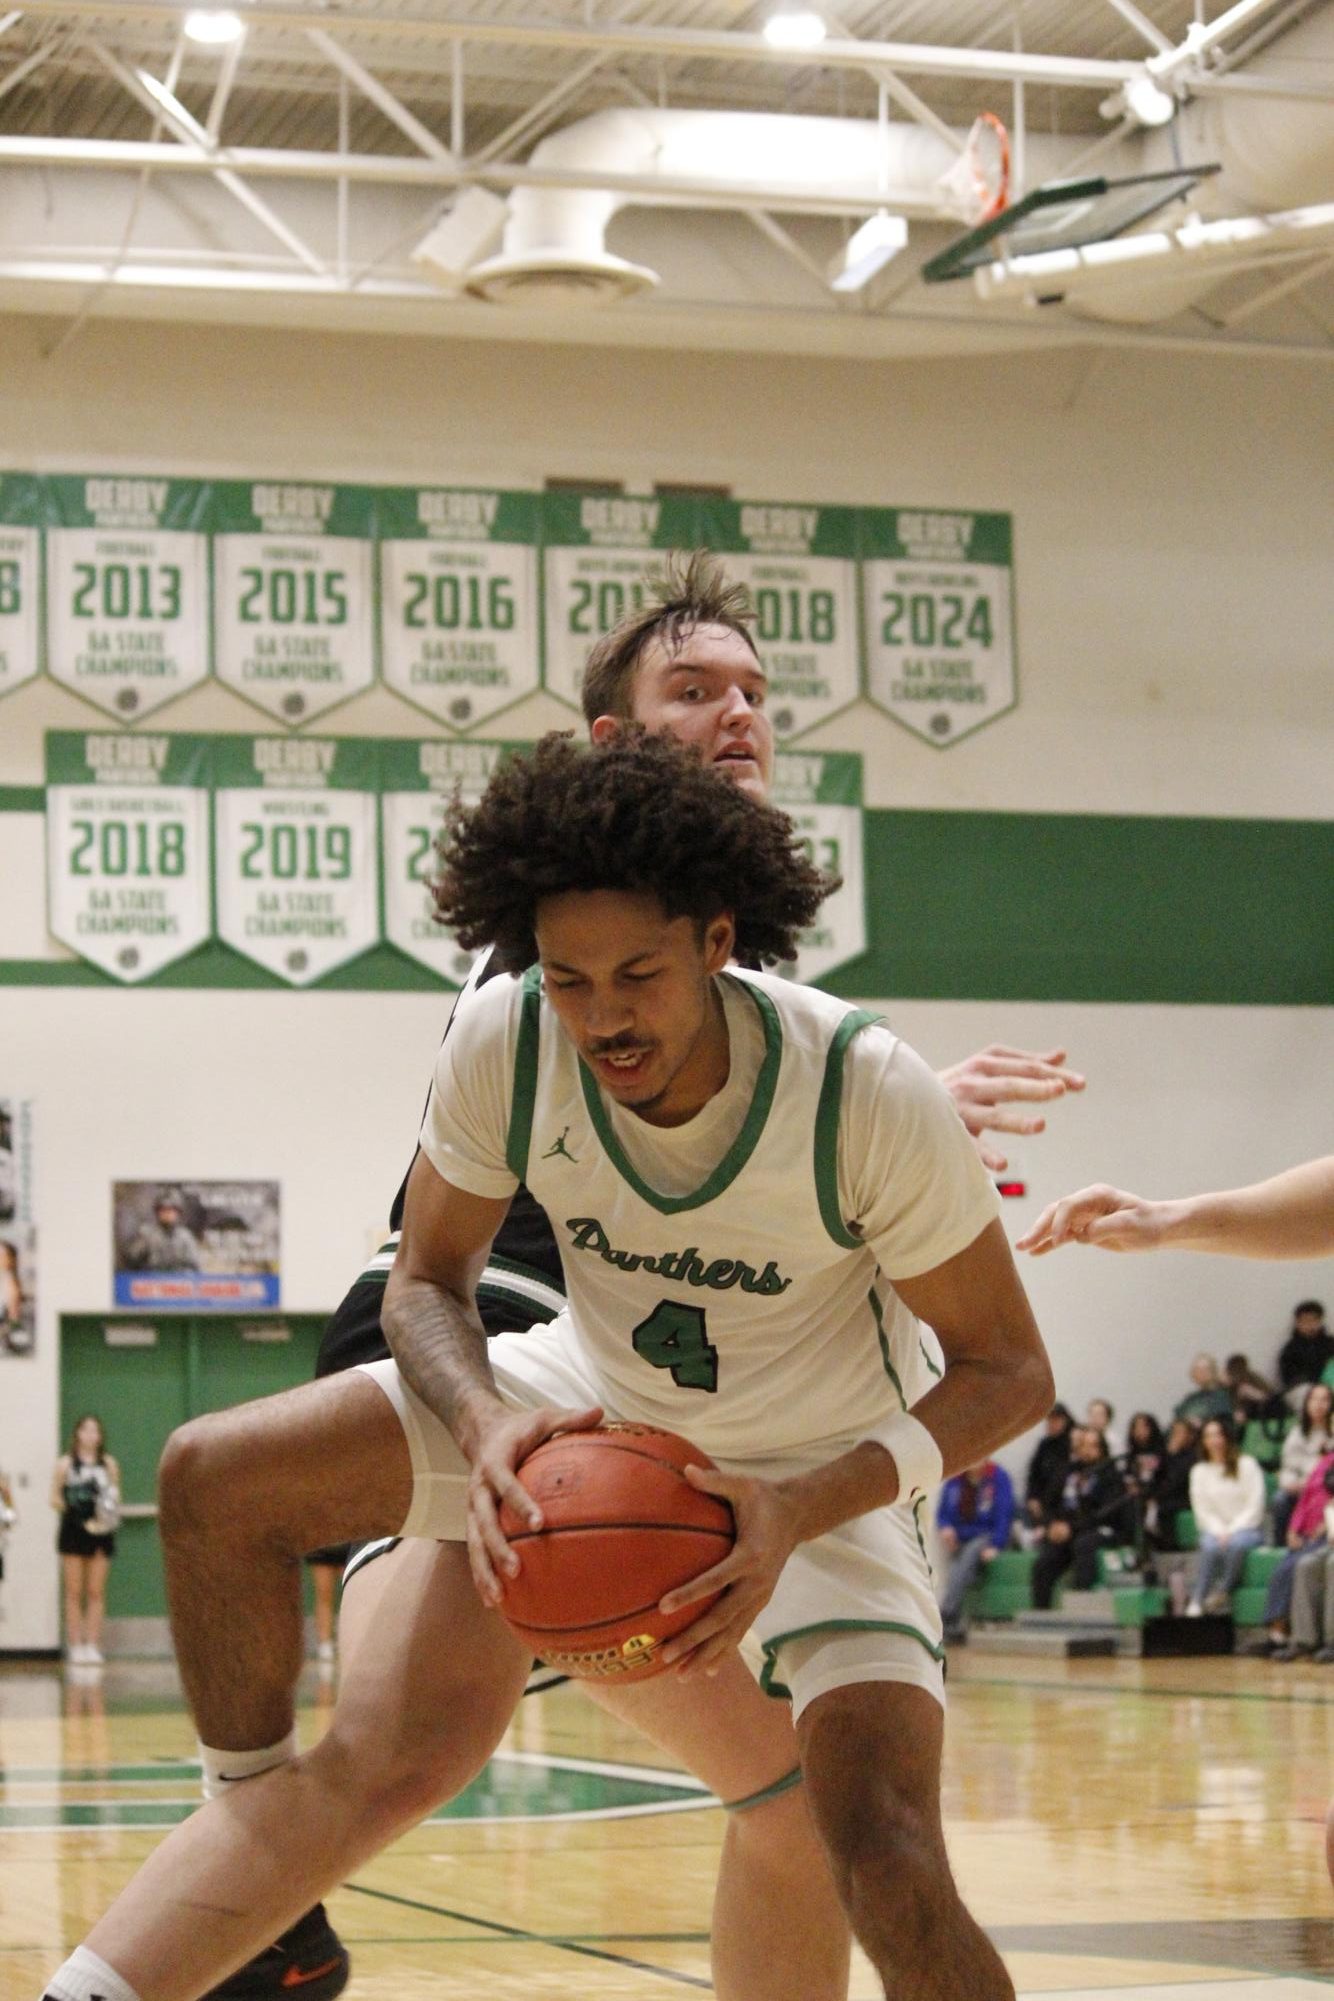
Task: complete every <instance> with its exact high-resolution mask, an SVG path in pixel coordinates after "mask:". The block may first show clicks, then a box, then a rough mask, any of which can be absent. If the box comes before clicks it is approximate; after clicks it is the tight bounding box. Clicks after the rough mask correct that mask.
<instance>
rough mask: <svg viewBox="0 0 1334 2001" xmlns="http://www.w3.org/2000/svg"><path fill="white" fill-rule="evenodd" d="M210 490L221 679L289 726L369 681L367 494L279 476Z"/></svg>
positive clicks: (342, 699)
mask: <svg viewBox="0 0 1334 2001" xmlns="http://www.w3.org/2000/svg"><path fill="white" fill-rule="evenodd" d="M213 495H214V531H215V532H214V537H213V630H214V645H215V649H216V656H217V675H218V679H219V680H220V681H223V682H225V683H226V685H227V686H228V687H229V688H234V689H235V690H236V692H237V694H238V695H244V697H245V699H246V700H247V701H248V702H253V703H254V704H255V705H256V707H257V708H261V709H264V710H265V711H266V712H267V713H268V714H269V715H271V716H273V717H274V718H275V719H276V720H277V721H278V722H281V723H287V724H289V725H290V726H291V727H293V728H295V727H296V726H297V725H298V724H301V723H305V722H309V721H311V720H312V718H313V717H315V716H322V715H324V714H326V713H327V711H328V710H330V709H332V708H336V707H337V705H338V704H339V703H340V702H345V701H347V700H348V698H349V696H352V695H359V694H360V693H361V692H362V690H363V689H364V688H369V687H370V685H371V682H372V681H373V680H374V678H375V636H374V615H373V595H372V592H373V586H372V581H371V579H372V570H373V564H372V551H373V546H374V545H373V543H372V541H371V535H372V530H373V527H374V519H373V516H374V502H373V496H372V495H371V494H370V493H369V492H368V491H367V490H366V489H364V488H362V487H344V486H316V485H299V484H296V483H294V482H292V481H279V480H253V481H251V480H245V481H243V480H231V481H227V482H225V483H223V484H220V485H218V486H215V487H214V488H213Z"/></svg>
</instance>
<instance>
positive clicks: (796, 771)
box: [772, 750, 866, 980]
mask: <svg viewBox="0 0 1334 2001" xmlns="http://www.w3.org/2000/svg"><path fill="white" fill-rule="evenodd" d="M772 797H773V803H774V805H775V806H781V807H782V809H783V811H784V812H785V813H789V814H791V816H792V818H793V820H794V821H795V822H796V824H797V829H798V831H799V832H800V834H801V837H802V840H803V842H804V844H805V846H806V849H807V851H808V853H809V854H810V857H811V860H812V861H813V862H814V863H815V865H816V867H817V868H822V869H824V870H826V871H827V873H828V874H830V875H838V876H841V877H842V878H843V883H842V887H841V888H840V889H836V890H835V891H834V893H833V895H832V896H829V897H826V899H825V901H824V903H823V904H822V905H821V907H820V914H819V916H818V917H817V918H816V920H815V923H814V924H813V925H812V926H811V928H810V930H809V931H805V932H803V933H802V939H801V951H800V953H799V954H798V957H797V977H798V978H799V979H802V980H821V979H823V978H824V976H825V974H826V973H832V972H833V970H834V968H835V967H836V966H842V965H846V964H847V962H848V960H849V959H856V958H859V957H860V955H861V954H862V953H863V952H864V951H865V950H866V869H865V863H864V859H863V848H862V761H861V758H860V757H858V756H857V755H856V754H855V753H853V752H851V751H817V750H812V751H795V750H789V751H779V753H778V756H777V757H776V758H775V760H774V784H773V794H772Z"/></svg>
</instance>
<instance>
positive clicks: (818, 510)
mask: <svg viewBox="0 0 1334 2001" xmlns="http://www.w3.org/2000/svg"><path fill="white" fill-rule="evenodd" d="M701 511H702V516H703V519H702V523H701V530H702V539H703V541H704V542H705V544H706V545H707V546H708V547H709V548H710V549H716V550H717V551H718V552H719V554H720V555H721V556H722V557H723V560H724V562H725V564H726V566H727V571H728V574H729V576H733V577H736V578H738V579H739V580H740V581H741V582H742V583H744V584H746V585H747V586H748V587H749V589H750V594H751V597H752V599H753V601H754V605H755V625H754V628H753V630H754V634H755V643H756V645H757V646H758V648H759V654H760V658H761V660H762V661H763V662H764V665H765V668H766V670H767V672H768V675H769V715H770V718H771V720H772V722H773V726H774V734H775V736H776V737H778V738H779V740H780V741H782V740H783V739H785V738H791V737H797V736H801V735H802V734H803V733H804V732H805V731H806V730H809V729H813V728H814V727H815V725H816V724H817V723H823V722H827V721H828V720H829V718H830V716H834V715H837V714H838V712H839V710H840V709H846V708H847V707H848V705H849V703H851V702H855V701H856V699H857V694H858V670H859V665H860V650H859V647H858V643H857V566H856V563H855V561H854V560H853V559H854V557H855V555H856V546H857V545H856V520H857V517H856V513H855V511H854V509H852V508H850V507H807V506H793V505H791V504H790V503H788V502H781V503H779V502H768V501H756V500H735V501H734V500H717V501H712V500H711V501H707V502H705V503H704V505H703V508H702V510H701Z"/></svg>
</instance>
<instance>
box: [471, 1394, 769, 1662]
mask: <svg viewBox="0 0 1334 2001" xmlns="http://www.w3.org/2000/svg"><path fill="white" fill-rule="evenodd" d="M712 1464H713V1461H712V1460H711V1459H710V1458H709V1456H708V1454H707V1452H701V1451H700V1450H699V1449H698V1447H696V1446H694V1445H692V1444H691V1443H690V1442H689V1440H688V1439H685V1438H679V1437H678V1436H677V1434H676V1433H675V1432H674V1431H655V1430H654V1429H652V1427H650V1426H648V1425H639V1424H606V1425H599V1426H598V1428H597V1429H596V1430H595V1431H570V1432H565V1433H559V1434H557V1436H556V1437H554V1438H548V1439H546V1440H544V1442H543V1443H542V1444H541V1445H539V1446H538V1447H537V1448H536V1449H535V1450H534V1451H532V1452H530V1453H529V1455H528V1457H527V1458H526V1459H525V1460H524V1461H523V1463H522V1465H521V1466H520V1467H519V1480H520V1482H521V1483H522V1485H523V1486H524V1487H525V1488H526V1489H527V1490H528V1492H529V1493H530V1494H531V1495H532V1497H533V1499H534V1500H535V1501H536V1502H537V1504H538V1506H539V1507H540V1508H541V1510H542V1523H543V1525H542V1527H541V1528H540V1529H530V1528H528V1527H527V1526H526V1524H525V1523H523V1522H521V1521H520V1520H519V1517H518V1516H517V1515H516V1514H515V1513H514V1511H513V1510H512V1509H511V1508H508V1507H502V1509H501V1514H500V1526H501V1529H502V1530H503V1532H504V1534H505V1536H506V1537H507V1538H508V1540H509V1541H510V1542H511V1543H512V1544H513V1546H514V1549H515V1552H516V1554H517V1555H518V1558H519V1565H520V1569H519V1574H518V1576H517V1577H507V1578H506V1579H505V1580H504V1587H505V1588H504V1597H503V1598H502V1600H501V1605H500V1610H501V1612H502V1613H503V1614H504V1617H505V1619H506V1621H507V1622H508V1624H509V1625H510V1627H511V1628H512V1630H513V1631H514V1632H515V1633H516V1634H517V1636H518V1637H519V1639H521V1640H522V1641H523V1642H524V1644H525V1646H529V1647H531V1648H532V1650H533V1652H534V1653H535V1654H536V1655H537V1656H538V1657H539V1659H541V1660H543V1661H545V1662H546V1663H547V1665H548V1666H550V1667H554V1668H558V1669H559V1670H560V1671H561V1673H562V1674H568V1675H574V1676H578V1677H580V1678H582V1679H586V1680H598V1681H618V1682H620V1681H647V1680H648V1678H649V1677H650V1675H655V1674H661V1673H662V1672H663V1666H664V1663H663V1660H662V1648H663V1643H664V1642H665V1641H667V1640H670V1639H671V1638H672V1637H673V1636H674V1635H675V1634H677V1633H680V1632H683V1631H684V1630H685V1628H686V1627H687V1626H689V1625H691V1624H693V1622H694V1621H695V1620H696V1619H699V1618H702V1617H703V1615H704V1613H705V1612H706V1611H707V1610H708V1607H709V1606H710V1605H711V1604H713V1602H714V1600H713V1598H706V1599H699V1600H698V1601H697V1602H696V1603H695V1604H693V1605H687V1606H684V1607H682V1609H681V1610H680V1611H677V1612H672V1613H663V1612H660V1611H659V1610H658V1600H659V1599H660V1598H662V1597H663V1596H664V1594H665V1593H666V1592H668V1591H672V1590H674V1589H675V1588H676V1587H677V1586H678V1585H680V1584H687V1583H689V1582H690V1580H691V1579H692V1578H695V1577H698V1576H699V1575H700V1573H701V1572H702V1571H705V1570H711V1569H712V1568H713V1566H714V1564H716V1563H721V1562H722V1560H723V1558H724V1557H725V1556H726V1555H727V1552H728V1550H729V1549H731V1547H732V1544H733V1541H734V1540H735V1537H736V1527H735V1524H734V1522H733V1520H732V1510H731V1509H730V1508H729V1507H728V1505H727V1503H726V1501H720V1500H719V1499H718V1498H717V1496H716V1495H714V1494H702V1493H700V1492H699V1490H698V1488H695V1487H692V1486H691V1484H690V1482H689V1480H687V1479H686V1477H685V1470H684V1469H685V1468H686V1467H687V1466H705V1467H709V1466H712ZM716 1595H717V1594H715V1596H716Z"/></svg>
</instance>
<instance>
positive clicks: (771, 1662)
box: [760, 1619, 945, 1701]
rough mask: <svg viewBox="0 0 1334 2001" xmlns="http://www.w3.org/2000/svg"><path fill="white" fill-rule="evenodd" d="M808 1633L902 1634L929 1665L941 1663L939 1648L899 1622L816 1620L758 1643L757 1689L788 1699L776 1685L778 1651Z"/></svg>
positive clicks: (785, 1688)
mask: <svg viewBox="0 0 1334 2001" xmlns="http://www.w3.org/2000/svg"><path fill="white" fill-rule="evenodd" d="M812 1633H902V1634H903V1636H904V1638H905V1639H908V1640H916V1642H917V1644H918V1646H919V1647H925V1648H926V1651H927V1652H928V1653H929V1654H930V1656H931V1658H932V1660H933V1661H935V1662H937V1663H938V1664H939V1663H941V1662H943V1661H944V1659H945V1649H944V1647H943V1646H940V1647H938V1646H936V1645H935V1643H934V1641H932V1640H928V1638H927V1637H926V1634H925V1633H919V1632H918V1630H917V1628H916V1626H908V1625H905V1624H904V1622H903V1621H902V1620H901V1619H817V1620H816V1621H815V1623H814V1624H813V1625H810V1626H794V1627H793V1629H792V1631H791V1632H790V1633H775V1634H774V1636H773V1638H772V1639H771V1640H762V1641H761V1642H760V1645H761V1646H762V1647H763V1649H764V1666H763V1668H762V1669H761V1671H760V1687H761V1689H762V1690H763V1691H764V1693H765V1694H766V1695H774V1696H779V1697H785V1698H786V1699H787V1700H788V1701H790V1700H791V1698H792V1691H791V1689H790V1688H788V1686H787V1685H786V1683H784V1682H781V1681H778V1680H777V1679H776V1678H775V1677H776V1676H777V1673H778V1649H779V1648H780V1647H782V1646H786V1644H787V1642H788V1641H789V1640H805V1639H808V1638H809V1637H810V1635H811V1634H812Z"/></svg>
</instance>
